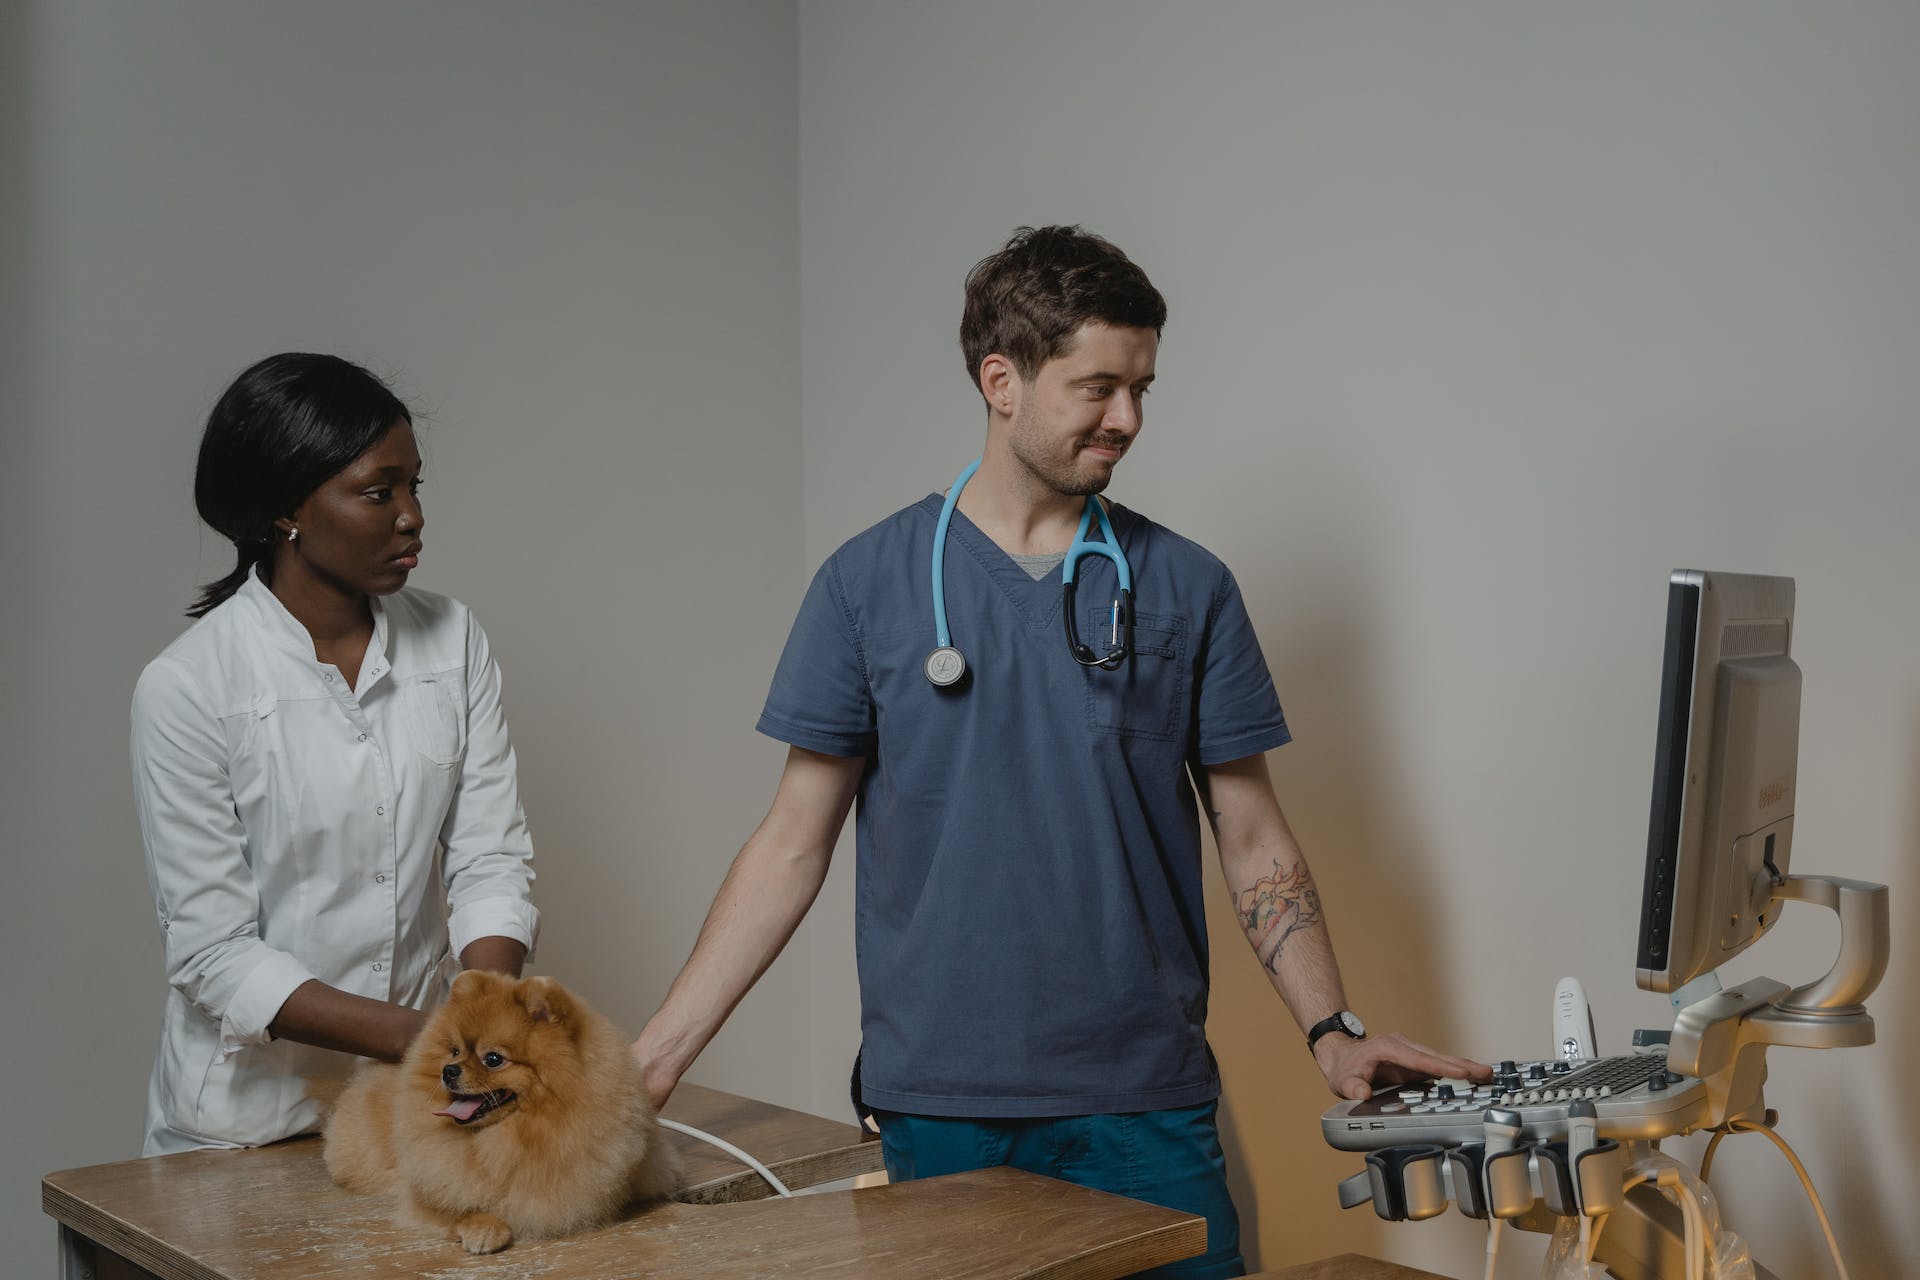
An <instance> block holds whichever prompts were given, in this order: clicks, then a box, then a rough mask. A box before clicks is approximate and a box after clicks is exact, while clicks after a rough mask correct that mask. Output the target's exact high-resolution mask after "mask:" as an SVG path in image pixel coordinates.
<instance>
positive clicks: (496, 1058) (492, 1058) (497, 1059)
mask: <svg viewBox="0 0 1920 1280" xmlns="http://www.w3.org/2000/svg"><path fill="white" fill-rule="evenodd" d="M480 1061H481V1063H482V1064H484V1065H485V1066H486V1068H487V1070H489V1071H498V1070H499V1069H500V1068H502V1067H504V1066H506V1065H507V1060H506V1058H505V1057H504V1056H502V1055H500V1054H498V1053H489V1054H487V1055H486V1056H485V1057H484V1058H481V1059H480Z"/></svg>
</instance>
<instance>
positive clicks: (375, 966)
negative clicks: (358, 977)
mask: <svg viewBox="0 0 1920 1280" xmlns="http://www.w3.org/2000/svg"><path fill="white" fill-rule="evenodd" d="M373 971H374V972H375V973H378V972H380V962H379V961H378V960H375V961H374V962H373Z"/></svg>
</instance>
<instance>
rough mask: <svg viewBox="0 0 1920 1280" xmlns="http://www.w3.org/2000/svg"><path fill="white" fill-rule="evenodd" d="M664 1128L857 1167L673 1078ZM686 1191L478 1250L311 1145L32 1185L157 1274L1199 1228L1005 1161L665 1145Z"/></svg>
mask: <svg viewBox="0 0 1920 1280" xmlns="http://www.w3.org/2000/svg"><path fill="white" fill-rule="evenodd" d="M665 1114H666V1115H667V1116H668V1117H669V1118H671V1119H675V1120H679V1121H681V1122H682V1123H685V1124H690V1125H693V1126H695V1127H697V1128H701V1129H705V1130H707V1131H708V1132H711V1133H714V1134H717V1135H718V1136H720V1137H723V1138H726V1139H727V1140H728V1141H730V1142H733V1143H735V1144H737V1145H739V1146H741V1147H743V1148H744V1149H746V1150H748V1151H751V1152H753V1153H754V1155H756V1156H757V1157H759V1158H760V1159H761V1160H763V1161H764V1162H765V1163H766V1164H767V1165H768V1166H769V1167H771V1168H772V1169H773V1171H774V1172H775V1173H776V1174H777V1175H779V1176H780V1178H781V1179H782V1180H783V1181H786V1182H788V1184H789V1185H790V1186H795V1187H803V1186H814V1185H818V1184H820V1183H823V1182H831V1181H835V1180H838V1179H842V1178H847V1177H851V1176H853V1175H855V1174H858V1173H863V1172H870V1171H872V1170H874V1169H877V1168H878V1167H879V1164H880V1157H879V1145H880V1144H879V1143H878V1142H877V1141H863V1140H862V1138H861V1133H860V1130H859V1129H858V1128H856V1127H855V1126H853V1125H849V1124H840V1123H838V1122H836V1121H832V1120H823V1119H821V1118H819V1117H818V1116H809V1115H806V1114H804V1113H801V1112H796V1111H789V1110H787V1109H786V1108H783V1107H775V1106H772V1105H770V1104H768V1103H762V1102H755V1101H753V1100H751V1099H747V1098H741V1097H737V1096H735V1095H733V1094H727V1093H722V1092H720V1091H719V1090H714V1089H702V1088H700V1087H699V1086H697V1085H682V1086H681V1087H680V1088H679V1089H678V1090H676V1091H675V1093H674V1096H673V1099H672V1101H671V1102H670V1103H669V1104H668V1106H667V1109H666V1113H665ZM668 1137H669V1138H670V1139H672V1140H674V1141H675V1142H676V1143H677V1144H680V1145H682V1148H683V1151H684V1154H685V1156H686V1165H687V1185H688V1191H687V1192H686V1193H685V1194H686V1195H687V1196H688V1197H689V1199H690V1200H691V1201H694V1202H693V1203H671V1204H660V1205H654V1206H651V1207H649V1208H644V1209H641V1210H638V1211H636V1212H635V1213H633V1214H631V1215H630V1216H629V1217H627V1218H626V1219H625V1220H623V1221H621V1222H619V1223H616V1224H615V1225H613V1226H611V1227H609V1228H607V1229H605V1230H603V1231H596V1232H589V1233H587V1234H584V1235H579V1236H574V1237H570V1238H568V1239H564V1240H550V1241H541V1242H535V1243H517V1244H514V1245H513V1246H511V1247H510V1248H508V1249H507V1250H506V1251H505V1252H503V1253H499V1254H494V1255H491V1256H487V1257H474V1256H470V1255H468V1254H466V1253H465V1252H463V1251H462V1250H461V1248H460V1246H459V1245H458V1244H457V1243H455V1242H453V1241H452V1240H450V1239H448V1238H446V1237H443V1236H441V1235H440V1234H438V1233H437V1232H431V1231H423V1230H420V1229H417V1228H408V1227H400V1226H397V1225H395V1224H394V1222H393V1221H392V1218H391V1216H390V1210H391V1205H390V1202H389V1201H388V1200H387V1199H386V1198H385V1197H381V1196H360V1195H354V1194H352V1193H350V1192H347V1191H345V1190H343V1189H341V1188H340V1187H337V1186H335V1185H334V1184H333V1183H332V1181H331V1180H329V1178H328V1177H327V1173H326V1169H325V1167H324V1165H323V1164H322V1163H321V1158H320V1153H321V1144H320V1142H319V1140H318V1139H313V1138H305V1139H297V1140H294V1141H291V1142H282V1143H276V1144H274V1145H272V1146H268V1147H257V1148H253V1149H249V1150H239V1151H192V1152H187V1153H184V1154H181V1155H173V1156H160V1157H156V1158H153V1159H147V1160H127V1161H122V1162H120V1163H118V1164H105V1165H95V1166H93V1167H91V1168H87V1169H70V1170H67V1171H65V1172H62V1173H55V1174H49V1175H48V1176H47V1177H46V1178H45V1179H44V1180H43V1181H42V1183H41V1202H42V1206H43V1207H44V1208H45V1210H46V1212H47V1213H48V1214H50V1215H51V1216H53V1217H54V1218H56V1219H57V1220H59V1221H60V1222H61V1223H62V1224H64V1225H66V1226H68V1227H70V1228H72V1229H73V1230H74V1231H77V1232H78V1233H79V1234H81V1235H83V1236H85V1237H87V1238H88V1239H91V1240H94V1241H97V1242H98V1243H100V1244H102V1245H105V1246H106V1247H107V1248H109V1249H111V1250H113V1251H114V1252H115V1253H117V1254H119V1255H121V1256H122V1257H124V1258H126V1259H128V1260H130V1261H132V1262H134V1263H136V1264H138V1265H139V1266H141V1267H144V1268H146V1269H147V1270H148V1271H150V1272H152V1273H153V1274H154V1275H156V1276H160V1277H163V1278H164V1280H293V1278H294V1277H300V1278H301V1280H389V1278H393V1280H397V1278H398V1277H409V1278H413V1277H424V1278H433V1277H461V1278H463V1280H507V1278H508V1277H513V1278H515V1280H518V1278H519V1277H556V1278H557V1277H573V1276H593V1277H605V1278H606V1280H627V1278H632V1280H638V1278H639V1277H642V1276H647V1277H657V1278H660V1280H668V1278H672V1277H692V1276H727V1277H740V1278H741V1280H752V1278H754V1277H773V1276H806V1275H819V1276H829V1275H830V1276H835V1277H853V1278H856V1280H858V1278H861V1277H874V1278H875V1280H879V1278H880V1277H888V1278H889V1280H892V1278H895V1277H905V1276H915V1275H925V1276H941V1277H954V1278H956V1280H1022V1278H1032V1280H1042V1278H1044V1280H1112V1278H1113V1277H1119V1276H1124V1275H1126V1274H1128V1273H1130V1272H1132V1271H1136V1270H1139V1269H1141V1268H1144V1267H1150V1266H1156V1265H1159V1264H1161V1263H1165V1262H1171V1261H1175V1260H1177V1259H1180V1258H1184V1257H1190V1256H1192V1255H1194V1254H1197V1253H1199V1252H1200V1251H1201V1250H1202V1249H1204V1248H1205V1246H1206V1223H1205V1221H1204V1220H1203V1219H1200V1218H1196V1217H1191V1216H1189V1215H1186V1214H1182V1213H1177V1212H1174V1211H1173V1210H1170V1209H1161V1208H1156V1207H1155V1206H1152V1205H1147V1204H1141V1203H1139V1202H1138V1201H1134V1200H1126V1199H1122V1198H1121V1197H1119V1196H1111V1195H1106V1194H1104V1193H1102V1192H1098V1191H1090V1190H1087V1189H1086V1188H1084V1187H1076V1186H1071V1185H1069V1184H1067V1183H1064V1182H1056V1181H1054V1180H1052V1179H1050V1178H1042V1177H1038V1176H1036V1175H1034V1174H1029V1173H1022V1172H1020V1171H1018V1170H1014V1169H983V1170H979V1171H977V1172H974V1173H963V1174H955V1175H952V1176H951V1177H946V1178H930V1179H926V1180H924V1181H919V1182H909V1183H902V1184H899V1185H897V1186H880V1187H870V1188H864V1189H860V1190H854V1191H834V1192H822V1193H820V1194H816V1195H802V1196H796V1197H794V1198H792V1199H764V1198H763V1199H755V1198H754V1197H763V1196H765V1195H766V1187H765V1184H764V1183H763V1182H762V1181H761V1179H760V1178H759V1175H757V1174H755V1173H753V1172H752V1171H750V1170H747V1169H745V1168H744V1166H742V1165H741V1164H740V1163H739V1162H737V1161H735V1160H734V1159H733V1158H732V1157H730V1156H728V1155H726V1154H725V1153H723V1152H720V1151H718V1150H716V1149H715V1148H712V1147H708V1146H706V1145H705V1144H703V1143H696V1142H695V1141H694V1140H693V1139H691V1138H686V1137H684V1136H683V1135H680V1134H672V1133H670V1134H668Z"/></svg>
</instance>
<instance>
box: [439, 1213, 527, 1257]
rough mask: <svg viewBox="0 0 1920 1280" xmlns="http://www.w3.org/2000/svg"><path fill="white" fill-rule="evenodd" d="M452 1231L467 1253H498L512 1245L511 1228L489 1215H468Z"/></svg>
mask: <svg viewBox="0 0 1920 1280" xmlns="http://www.w3.org/2000/svg"><path fill="white" fill-rule="evenodd" d="M453 1230H454V1234H455V1235H458V1236H459V1237H460V1243H461V1244H463V1245H465V1246H466V1248H467V1252H468V1253H498V1252H500V1251H501V1250H502V1249H504V1248H506V1247H507V1246H508V1245H510V1244H512V1243H513V1228H511V1227H509V1226H508V1225H507V1224H506V1222H505V1221H504V1220H503V1219H501V1218H497V1217H495V1216H494V1215H493V1214H491V1213H470V1214H468V1215H467V1216H466V1217H464V1218H462V1219H460V1221H459V1223H458V1224H456V1225H455V1227H454V1229H453Z"/></svg>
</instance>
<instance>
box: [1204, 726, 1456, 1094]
mask: <svg viewBox="0 0 1920 1280" xmlns="http://www.w3.org/2000/svg"><path fill="white" fill-rule="evenodd" d="M1200 801H1201V803H1202V804H1203V805H1204V806H1205V808H1206V812H1207V821H1208V822H1210V823H1211V824H1212V825H1213V836H1214V842H1215V843H1216V844H1217V845H1218V846H1219V848H1220V869H1221V871H1222V873H1224V875H1225V876H1226V881H1227V890H1228V892H1229V893H1231V894H1232V895H1233V910H1234V916H1235V918H1236V919H1237V920H1238V921H1239V922H1240V928H1241V929H1242V930H1243V931H1244V932H1245V933H1246V935H1247V941H1248V942H1249V943H1250V944H1251V945H1252V946H1253V953H1254V955H1255V956H1257V957H1258V958H1259V960H1260V964H1261V967H1262V968H1264V969H1265V970H1266V971H1267V979H1268V981H1270V982H1272V983H1273V987H1274V990H1276V991H1278V992H1279V993H1280V998H1281V999H1282V1000H1284V1001H1285V1002H1286V1005H1287V1009H1288V1011H1289V1012H1290V1013H1292V1014H1293V1020H1294V1021H1295V1022H1297V1023H1299V1024H1300V1029H1301V1031H1302V1032H1305V1030H1306V1029H1307V1028H1309V1027H1311V1026H1313V1024H1314V1023H1316V1022H1319V1021H1320V1020H1321V1019H1323V1018H1326V1017H1328V1016H1329V1015H1331V1014H1334V1013H1337V1012H1339V1011H1340V1010H1342V1009H1345V1008H1346V1007H1347V997H1346V992H1345V991H1344V990H1343V989H1342V987H1341V984H1340V965H1339V963H1338V962H1337V961H1336V960H1335V959H1334V956H1333V939H1332V937H1331V936H1330V935H1329V934H1328V932H1327V922H1326V917H1325V915H1324V913H1323V912H1322V909H1321V904H1320V891H1319V889H1318V888H1317V887H1316V886H1315V885H1314V882H1313V873H1312V872H1311V871H1309V870H1308V869H1307V860H1306V856H1305V855H1304V854H1302V853H1301V852H1300V846H1299V844H1297V843H1296V842H1295V841H1294V838H1293V831H1292V829H1291V828H1289V827H1288V826H1287V819H1286V816H1285V815H1284V814H1282V813H1281V812H1280V802H1279V801H1278V800H1277V799H1275V798H1274V794H1273V781H1272V779H1271V778H1269V777H1268V775H1267V760H1266V757H1265V756H1263V755H1255V756H1247V757H1245V758H1244V759H1240V760H1232V761H1228V762H1227V763H1225V764H1218V765H1211V766H1208V767H1207V768H1205V769H1203V770H1202V771H1201V776H1200ZM1313 1056H1314V1060H1315V1061H1316V1062H1317V1063H1318V1064H1319V1066H1320V1070H1321V1072H1322V1074H1324V1075H1325V1076H1326V1077H1327V1084H1328V1086H1329V1087H1330V1088H1331V1089H1332V1090H1333V1091H1334V1092H1335V1093H1337V1094H1339V1095H1340V1096H1341V1097H1343V1098H1366V1097H1368V1096H1369V1095H1370V1094H1371V1093H1372V1091H1373V1086H1374V1085H1375V1084H1393V1083H1398V1082H1400V1081H1404V1080H1417V1079H1424V1078H1427V1077H1430V1076H1452V1077H1457V1078H1462V1079H1472V1080H1485V1079H1489V1078H1491V1075H1492V1071H1491V1069H1490V1068H1488V1067H1486V1066H1485V1065H1483V1064H1481V1063H1478V1062H1474V1061H1471V1060H1470V1059H1467V1058H1455V1057H1452V1056H1450V1055H1448V1054H1444V1053H1438V1052H1436V1051H1435V1050H1433V1049H1430V1048H1428V1047H1427V1046H1426V1045H1423V1044H1420V1043H1418V1042H1417V1041H1413V1040H1409V1039H1408V1038H1407V1037H1406V1036H1403V1035H1401V1034H1400V1033H1399V1032H1397V1031H1396V1032H1392V1033H1389V1034H1387V1035H1379V1036H1368V1037H1367V1038H1366V1039H1364V1040H1354V1039H1351V1038H1349V1037H1347V1036H1344V1035H1339V1034H1335V1035H1326V1036H1322V1037H1320V1040H1319V1043H1317V1044H1316V1045H1314V1048H1313Z"/></svg>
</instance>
